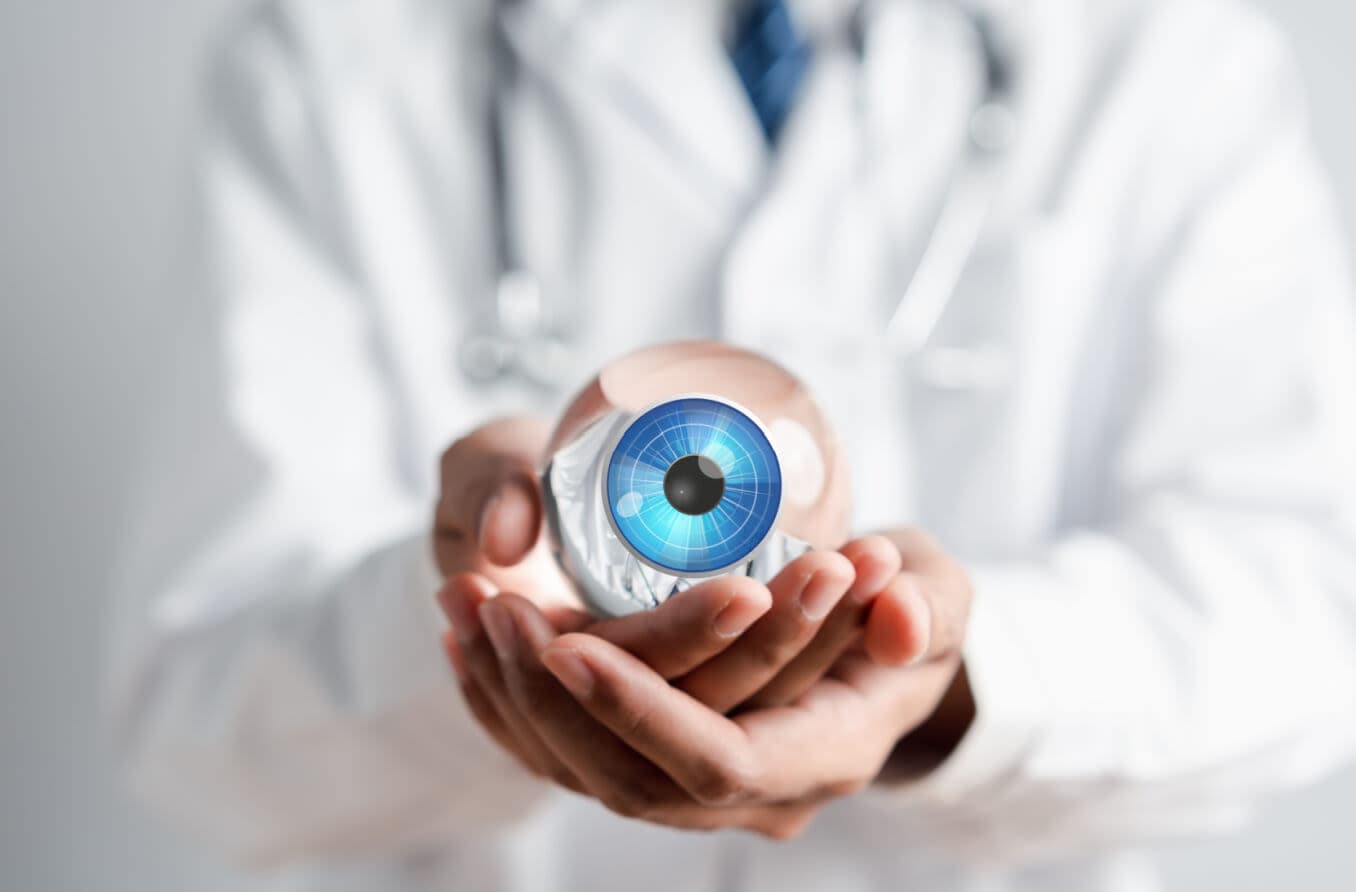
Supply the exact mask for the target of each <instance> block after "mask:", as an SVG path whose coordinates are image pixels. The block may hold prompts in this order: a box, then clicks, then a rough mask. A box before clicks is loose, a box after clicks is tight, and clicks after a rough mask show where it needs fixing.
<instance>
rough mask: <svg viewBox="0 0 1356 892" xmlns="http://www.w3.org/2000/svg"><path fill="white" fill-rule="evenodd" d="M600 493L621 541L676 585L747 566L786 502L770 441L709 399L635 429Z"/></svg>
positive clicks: (680, 405)
mask: <svg viewBox="0 0 1356 892" xmlns="http://www.w3.org/2000/svg"><path fill="white" fill-rule="evenodd" d="M694 457H695V458H694ZM666 480H667V484H668V485H667V486H666ZM604 486H605V493H604V494H605V498H606V500H607V507H608V511H609V512H610V513H611V516H612V522H613V526H614V528H615V529H616V531H617V534H618V535H619V536H620V537H621V538H622V540H623V542H625V543H626V545H627V546H628V547H629V548H630V549H631V551H632V552H633V553H634V554H635V555H636V556H637V557H639V558H640V559H641V560H643V561H644V562H645V563H648V564H650V565H652V566H654V567H657V568H659V569H661V570H664V571H666V572H669V573H673V574H675V575H680V576H681V575H700V574H707V573H716V572H719V571H721V570H724V569H727V568H729V567H731V566H733V565H735V564H738V563H741V562H742V561H745V560H747V559H748V557H749V555H750V554H752V553H753V551H754V550H755V549H756V548H757V547H758V546H759V545H761V544H762V542H763V540H764V539H765V538H767V535H768V533H769V532H771V530H772V526H773V524H774V523H776V521H777V512H778V510H779V509H780V507H781V501H782V475H781V465H780V464H779V463H778V461H777V453H776V452H774V451H773V449H772V444H771V443H770V442H768V438H767V434H765V433H764V432H763V429H762V428H761V427H760V426H759V425H758V423H757V422H755V421H754V420H753V419H752V418H750V417H749V416H748V415H746V414H745V413H744V412H743V411H741V410H739V409H737V408H735V407H734V406H731V405H729V404H727V403H724V402H721V401H719V400H715V399H710V398H707V397H680V398H679V399H675V400H671V401H669V402H666V403H662V404H660V405H658V406H655V407H654V408H652V409H650V410H648V411H646V412H645V413H644V414H642V415H641V416H640V417H639V418H637V419H636V420H635V421H633V422H632V423H631V425H630V427H628V428H627V429H626V430H625V431H624V432H623V433H622V435H621V439H620V440H618V441H617V445H616V447H615V448H614V449H613V451H612V455H611V457H610V458H609V459H608V464H607V476H606V479H605V481H604ZM680 509H681V510H680Z"/></svg>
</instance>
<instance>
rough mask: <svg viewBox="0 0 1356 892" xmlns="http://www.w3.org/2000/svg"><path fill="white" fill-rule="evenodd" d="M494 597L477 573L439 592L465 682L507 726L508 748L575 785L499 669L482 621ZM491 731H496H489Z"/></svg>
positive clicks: (456, 578) (551, 775)
mask: <svg viewBox="0 0 1356 892" xmlns="http://www.w3.org/2000/svg"><path fill="white" fill-rule="evenodd" d="M494 596H495V590H494V586H493V585H492V584H491V583H490V581H489V580H487V579H485V578H484V577H483V576H479V575H478V574H474V573H463V574H459V575H458V576H454V577H452V578H451V579H449V580H448V581H447V584H446V585H445V586H443V589H442V591H441V592H440V593H439V599H440V601H441V602H442V604H443V609H444V610H445V611H446V612H447V614H448V616H449V617H450V619H451V622H452V632H453V635H454V637H455V640H456V643H457V649H458V651H459V653H460V655H461V662H462V666H463V670H464V674H465V679H466V680H465V683H466V684H467V685H470V686H472V687H474V688H476V689H478V690H479V691H480V693H481V694H482V695H483V697H484V700H485V701H486V702H487V703H488V704H489V706H490V709H491V712H492V714H493V715H494V716H496V717H497V718H498V719H499V724H500V725H502V726H503V728H505V729H507V732H508V733H509V735H510V736H511V737H512V738H513V740H514V741H515V743H514V745H512V746H510V747H509V749H510V751H511V752H514V753H515V754H518V755H520V757H521V758H522V759H523V761H524V762H525V763H526V764H527V765H528V766H529V767H530V768H531V769H532V770H533V771H534V772H535V773H536V774H539V775H541V776H543V777H549V778H552V779H553V780H556V781H557V782H559V783H561V784H562V785H565V786H571V787H573V786H577V782H576V781H574V779H573V778H572V777H571V776H570V774H569V772H568V771H566V770H565V768H564V766H563V765H561V764H560V762H559V760H557V759H555V757H554V756H553V755H552V754H551V751H550V749H548V748H547V747H546V745H545V744H543V743H542V742H541V740H540V738H538V737H537V734H536V732H535V731H534V730H533V729H532V726H531V725H530V724H529V723H528V722H526V721H525V720H524V719H523V718H522V716H521V715H519V714H518V713H517V711H516V710H515V709H514V708H513V699H512V697H511V696H510V695H509V692H508V689H507V687H506V686H505V683H504V679H503V676H502V674H501V673H500V670H499V660H498V658H497V657H496V655H495V652H494V647H493V644H492V643H491V642H490V639H489V636H488V635H487V634H486V630H485V628H484V625H483V624H482V623H481V621H480V611H481V610H482V609H483V608H484V605H485V604H486V603H488V602H489V601H490V600H492V599H493V598H494ZM469 703H470V701H469V700H468V704H469ZM477 717H479V713H478V714H477ZM487 730H490V729H488V728H487ZM491 733H492V734H493V733H495V732H494V731H493V730H491ZM497 737H498V735H496V738H497Z"/></svg>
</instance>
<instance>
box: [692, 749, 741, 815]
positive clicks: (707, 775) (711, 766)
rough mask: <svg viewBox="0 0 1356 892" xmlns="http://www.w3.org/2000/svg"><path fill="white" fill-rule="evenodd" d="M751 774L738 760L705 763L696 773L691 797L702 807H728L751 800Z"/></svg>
mask: <svg viewBox="0 0 1356 892" xmlns="http://www.w3.org/2000/svg"><path fill="white" fill-rule="evenodd" d="M755 789H756V779H755V778H754V775H753V772H752V771H751V770H750V769H749V768H748V767H747V766H745V765H744V764H743V763H742V762H741V761H739V760H729V759H727V760H721V761H715V762H707V763H705V764H703V765H702V766H701V767H700V768H699V769H698V771H697V774H696V778H695V780H694V782H693V790H692V795H693V797H694V798H695V799H696V800H697V801H698V802H700V803H702V804H703V805H713V806H714V805H729V804H731V803H735V802H741V801H745V800H747V799H750V798H752V796H753V794H754V791H755Z"/></svg>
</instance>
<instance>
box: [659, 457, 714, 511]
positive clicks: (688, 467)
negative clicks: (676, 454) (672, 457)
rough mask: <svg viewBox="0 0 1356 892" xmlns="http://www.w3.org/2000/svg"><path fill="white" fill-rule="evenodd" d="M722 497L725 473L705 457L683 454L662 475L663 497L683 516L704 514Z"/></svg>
mask: <svg viewBox="0 0 1356 892" xmlns="http://www.w3.org/2000/svg"><path fill="white" fill-rule="evenodd" d="M724 495H725V472H724V471H723V470H721V467H720V465H718V464H716V463H715V462H714V461H712V460H711V459H709V458H707V457H706V456H704V455H685V456H683V457H682V458H680V459H678V460H677V461H676V462H674V463H673V464H671V465H669V470H668V473H666V474H665V475H664V498H666V499H668V500H669V504H670V505H672V506H673V507H674V508H676V509H678V510H679V511H681V512H683V513H684V514H692V515H697V514H705V513H707V512H708V511H711V510H713V509H714V508H715V507H716V506H717V505H719V504H720V500H721V497H722V496H724Z"/></svg>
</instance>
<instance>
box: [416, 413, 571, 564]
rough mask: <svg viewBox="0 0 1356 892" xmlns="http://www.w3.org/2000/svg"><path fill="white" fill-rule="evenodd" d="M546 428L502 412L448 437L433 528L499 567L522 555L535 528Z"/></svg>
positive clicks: (529, 547) (539, 514) (537, 527)
mask: <svg viewBox="0 0 1356 892" xmlns="http://www.w3.org/2000/svg"><path fill="white" fill-rule="evenodd" d="M548 433H549V431H548V429H547V427H546V425H545V424H544V423H542V422H540V421H538V420H537V419H532V418H504V419H497V420H495V421H492V422H490V423H488V424H485V425H482V426H481V427H479V428H477V429H476V430H475V431H473V432H471V433H470V434H468V435H467V436H465V437H462V438H461V439H460V440H458V441H457V442H455V443H453V444H452V446H451V447H449V448H448V450H447V451H446V452H445V453H443V457H442V461H441V468H440V472H441V474H440V476H441V478H442V479H441V482H442V492H441V494H440V495H439V498H438V507H437V511H436V517H435V524H436V526H437V529H438V531H439V533H440V534H441V535H443V536H446V537H448V538H449V539H451V540H452V541H454V542H460V543H464V547H467V548H470V549H473V550H474V551H475V552H478V553H479V555H480V556H481V557H482V558H484V559H485V560H488V561H490V562H491V563H493V564H496V565H498V566H500V567H510V566H513V565H515V564H517V563H519V562H520V561H522V559H523V558H524V557H526V556H527V553H528V552H529V551H531V550H532V546H533V545H535V544H536V541H537V536H538V532H539V530H540V528H541V518H542V508H541V493H540V489H539V484H538V481H537V475H536V465H537V463H538V461H539V460H540V457H541V454H542V452H543V450H544V447H545V444H546V439H547V435H548ZM468 557H470V555H468ZM445 571H446V570H445Z"/></svg>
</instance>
